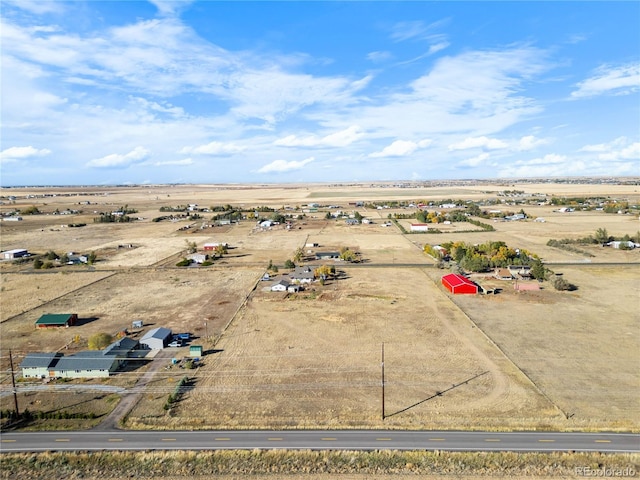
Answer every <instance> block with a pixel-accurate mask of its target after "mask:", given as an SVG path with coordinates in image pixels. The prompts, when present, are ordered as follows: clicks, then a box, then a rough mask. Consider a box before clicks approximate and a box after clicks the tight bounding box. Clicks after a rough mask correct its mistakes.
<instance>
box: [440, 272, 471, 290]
mask: <svg viewBox="0 0 640 480" xmlns="http://www.w3.org/2000/svg"><path fill="white" fill-rule="evenodd" d="M442 285H444V287H445V288H446V289H447V290H449V291H450V292H451V293H453V294H459V293H471V294H475V293H478V285H476V284H475V283H473V282H472V281H471V280H469V279H468V278H466V277H463V276H462V275H458V274H456V273H450V274H448V275H445V276H443V277H442Z"/></svg>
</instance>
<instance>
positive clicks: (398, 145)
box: [369, 139, 432, 158]
mask: <svg viewBox="0 0 640 480" xmlns="http://www.w3.org/2000/svg"><path fill="white" fill-rule="evenodd" d="M431 142H432V141H431V140H430V139H425V140H421V141H419V142H417V143H416V142H412V141H410V140H396V141H395V142H393V143H392V144H391V145H387V146H386V147H384V148H383V149H382V150H381V151H379V152H374V153H371V154H370V155H369V157H372V158H383V157H404V156H407V155H411V154H412V153H413V152H415V151H416V150H417V149H418V148H426V147H428V146H429V145H431Z"/></svg>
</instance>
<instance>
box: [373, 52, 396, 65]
mask: <svg viewBox="0 0 640 480" xmlns="http://www.w3.org/2000/svg"><path fill="white" fill-rule="evenodd" d="M391 58H393V55H392V54H391V52H387V51H380V52H369V53H368V54H367V59H368V60H371V61H372V62H375V63H379V62H385V61H387V60H390V59H391Z"/></svg>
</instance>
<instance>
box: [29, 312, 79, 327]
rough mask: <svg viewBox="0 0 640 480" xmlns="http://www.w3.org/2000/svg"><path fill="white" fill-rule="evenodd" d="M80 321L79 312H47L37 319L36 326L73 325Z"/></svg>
mask: <svg viewBox="0 0 640 480" xmlns="http://www.w3.org/2000/svg"><path fill="white" fill-rule="evenodd" d="M77 321H78V314H77V313H45V314H44V315H42V316H41V317H40V318H39V319H38V320H36V327H38V328H48V327H71V326H73V325H75V324H76V323H77Z"/></svg>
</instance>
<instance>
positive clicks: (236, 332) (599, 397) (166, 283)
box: [0, 183, 640, 430]
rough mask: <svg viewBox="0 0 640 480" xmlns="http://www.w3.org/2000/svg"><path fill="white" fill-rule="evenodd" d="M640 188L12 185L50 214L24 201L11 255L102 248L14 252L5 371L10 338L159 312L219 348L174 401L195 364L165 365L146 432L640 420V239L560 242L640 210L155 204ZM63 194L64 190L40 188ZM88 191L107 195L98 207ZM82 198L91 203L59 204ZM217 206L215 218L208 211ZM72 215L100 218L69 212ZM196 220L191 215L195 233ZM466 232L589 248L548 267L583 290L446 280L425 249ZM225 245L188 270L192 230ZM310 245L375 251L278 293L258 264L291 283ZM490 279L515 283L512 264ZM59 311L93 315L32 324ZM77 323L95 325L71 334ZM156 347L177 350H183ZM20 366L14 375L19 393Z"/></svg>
mask: <svg viewBox="0 0 640 480" xmlns="http://www.w3.org/2000/svg"><path fill="white" fill-rule="evenodd" d="M639 188H640V187H638V186H637V185H596V184H554V183H548V184H547V183H545V184H522V185H520V184H518V185H513V184H505V185H498V184H487V185H464V184H459V185H438V186H434V187H429V188H427V187H425V188H416V189H412V188H405V189H401V188H394V187H392V186H385V188H383V187H381V186H328V185H317V186H316V185H292V186H287V187H284V186H262V187H251V186H240V185H238V186H205V185H189V186H187V185H185V186H145V187H117V188H116V187H112V188H97V187H96V188H82V189H80V188H67V189H44V188H33V189H13V188H12V189H3V190H2V192H0V193H2V195H4V196H5V198H6V197H7V196H8V195H14V196H15V197H16V198H15V200H13V202H15V203H12V201H5V202H3V204H2V205H0V210H1V211H3V212H4V211H11V210H13V209H14V208H18V209H23V208H26V207H29V206H32V205H33V206H37V207H38V208H39V209H40V211H42V212H43V213H44V214H42V215H34V216H29V215H25V216H24V217H23V218H24V220H23V221H21V222H2V223H1V224H0V233H1V234H2V235H1V237H0V241H1V248H2V250H3V251H4V250H8V249H12V248H28V249H29V251H32V252H35V253H45V252H47V251H49V250H54V251H56V252H58V253H64V252H71V251H73V252H80V253H87V252H90V251H95V252H96V254H97V255H98V262H97V263H96V264H95V265H93V266H91V267H87V266H63V267H59V268H55V269H52V270H50V271H46V272H42V273H40V272H38V273H37V274H36V273H34V270H33V268H32V266H31V265H30V264H29V263H25V264H14V263H13V262H2V263H1V264H0V273H2V283H1V285H2V299H1V307H2V308H1V315H0V319H1V320H2V323H1V324H0V339H1V342H2V343H1V348H2V361H3V367H5V366H6V362H7V350H8V349H12V351H13V352H14V354H15V356H16V358H17V361H18V362H19V360H20V358H21V356H22V355H24V354H25V353H27V352H34V351H56V350H62V351H65V352H67V351H73V350H77V349H80V348H85V345H86V340H87V339H88V337H89V336H90V335H92V334H93V333H97V332H103V331H105V332H109V333H115V332H118V331H120V330H122V329H124V328H130V327H131V322H132V321H133V320H138V319H142V320H144V322H145V329H147V328H151V327H152V326H164V327H168V328H171V329H172V330H174V331H189V332H191V333H193V334H194V335H195V336H196V337H197V338H196V339H195V340H194V341H193V343H196V344H202V345H203V346H204V347H205V350H206V351H207V354H206V355H205V357H204V359H203V360H204V361H203V365H202V366H201V367H199V368H198V369H197V370H189V371H188V375H189V376H191V377H193V382H194V383H193V386H194V388H193V389H191V390H190V391H189V392H188V393H187V394H185V395H183V396H182V399H181V400H180V401H179V402H178V403H177V404H176V405H175V406H174V408H171V409H170V410H169V411H165V410H164V409H163V405H164V403H165V401H166V398H167V396H168V394H169V393H171V392H172V391H173V389H174V387H175V384H176V382H177V381H178V380H179V379H180V378H181V377H182V376H184V375H185V374H186V373H187V371H186V370H183V369H180V368H178V367H174V368H171V369H169V368H163V369H161V370H160V371H159V372H158V373H157V374H156V377H155V378H154V380H153V381H152V382H151V383H150V384H149V386H148V388H147V391H146V392H145V394H144V395H142V397H141V400H140V401H139V402H138V403H137V405H136V406H135V407H134V408H133V410H132V411H131V412H130V414H129V416H128V417H127V423H126V426H128V427H130V428H206V427H223V426H224V427H247V428H264V427H290V428H305V427H317V426H326V427H341V428H343V427H381V426H383V427H390V428H473V429H481V428H489V429H528V428H536V429H621V430H628V429H632V430H637V429H638V427H639V426H640V425H639V423H638V420H639V419H640V409H639V404H638V401H637V399H638V398H639V397H638V393H640V375H639V374H638V371H639V370H640V369H638V368H637V367H638V366H640V354H639V353H638V352H640V341H639V337H638V326H639V323H640V318H639V314H638V312H639V311H640V308H639V307H640V305H639V299H640V296H639V292H638V282H637V279H638V262H640V251H638V249H636V250H632V251H620V250H614V249H608V248H602V247H587V248H586V250H588V251H589V252H590V255H592V256H585V255H583V254H576V253H572V252H568V251H566V250H561V249H557V248H553V247H549V246H547V245H546V243H547V241H548V240H549V239H551V238H555V239H560V238H564V237H568V238H579V237H584V236H586V235H589V234H593V233H594V232H595V230H596V229H597V228H606V229H607V231H608V232H609V233H610V234H611V235H624V234H631V235H632V234H635V232H636V231H638V229H639V227H640V222H638V216H637V215H616V214H606V213H604V212H602V211H591V212H582V211H576V212H572V213H568V214H561V213H558V212H554V211H553V210H554V209H553V208H552V207H550V206H546V205H543V206H537V205H536V206H525V207H524V209H525V211H526V212H527V213H528V214H529V215H530V216H531V217H532V218H535V217H544V218H545V220H546V221H545V222H544V223H538V222H533V221H530V220H529V221H525V222H491V221H486V220H483V221H485V222H487V223H491V225H492V226H494V228H495V230H496V231H494V232H468V233H458V231H459V230H461V229H463V227H462V226H459V225H457V224H454V225H453V226H451V227H450V228H447V229H445V228H444V226H443V228H442V230H443V232H444V233H442V234H406V235H403V234H402V233H401V231H400V230H399V229H398V228H397V227H395V226H391V227H386V228H383V227H381V223H383V222H384V221H386V217H387V215H388V214H389V213H393V212H396V210H392V209H385V210H372V209H368V208H365V207H358V209H357V210H358V211H359V212H360V213H361V214H362V215H363V216H366V217H368V218H371V219H373V220H374V222H375V223H373V224H369V225H356V226H349V225H346V224H345V222H344V221H341V220H340V221H336V220H326V219H325V218H324V214H325V213H326V210H322V209H320V211H319V212H317V213H307V214H306V216H305V218H304V219H302V220H298V221H296V222H295V223H294V226H293V228H292V229H290V230H287V229H285V228H281V227H274V228H272V229H270V230H261V229H257V228H255V223H254V222H252V221H244V222H241V223H239V224H237V225H233V226H230V227H214V228H204V229H200V228H198V226H199V225H200V224H201V222H202V220H200V221H196V222H190V221H188V220H181V221H178V222H152V219H153V218H155V217H158V216H160V215H163V214H162V213H160V211H159V208H160V207H161V206H177V205H186V204H189V203H197V204H198V205H200V206H202V207H210V206H214V205H225V204H231V205H234V206H244V207H246V208H249V207H251V208H254V207H259V206H270V207H273V208H283V207H284V206H290V207H292V208H296V207H300V208H302V207H303V206H304V205H306V204H307V203H310V202H316V203H321V204H324V203H326V204H338V205H340V206H341V209H342V210H344V211H352V210H355V209H356V208H355V207H354V206H350V205H349V202H356V201H366V202H369V201H384V200H403V201H435V202H438V201H439V200H444V199H449V198H453V199H473V200H480V199H490V198H497V197H496V195H497V193H498V192H499V191H501V190H505V189H511V190H514V189H518V190H522V191H525V192H528V193H532V194H533V193H542V194H547V195H558V196H580V195H582V196H595V195H602V196H610V197H611V198H620V199H627V200H629V201H630V203H634V202H635V203H637V202H638V201H639V199H640V194H639V193H638V189H639ZM52 192H54V193H56V196H46V197H42V195H43V194H45V193H47V194H51V193H52ZM65 194H69V195H72V196H65ZM25 195H33V197H31V198H24V196H25ZM87 201H89V202H90V204H89V205H87V204H83V203H82V202H87ZM122 205H128V206H129V207H132V208H135V209H136V210H138V213H136V214H135V216H139V217H141V218H142V220H138V221H136V222H133V223H130V224H95V223H93V217H95V216H96V215H97V214H95V213H94V212H99V211H112V210H116V209H117V208H118V207H119V206H122ZM67 208H70V209H72V208H75V209H81V210H82V213H79V214H75V215H68V216H60V215H52V213H53V212H54V211H55V210H56V209H59V210H63V209H67ZM503 208H504V209H505V210H507V209H509V210H512V211H518V210H519V208H520V207H514V206H505V207H503ZM286 212H287V210H285V213H286ZM289 212H291V210H289ZM299 212H301V210H299ZM397 212H399V213H407V212H408V210H397ZM47 214H48V215H47ZM210 216H211V214H210V213H205V214H203V217H204V218H205V219H206V218H210ZM69 223H86V226H84V227H80V228H70V227H68V226H67V225H68V224H69ZM190 223H191V224H193V225H194V227H193V228H191V229H189V230H186V231H184V230H182V231H181V230H180V228H181V227H183V226H185V225H187V224H190ZM464 229H465V230H468V229H469V225H464ZM445 230H446V231H445ZM191 232H194V233H191ZM456 240H461V241H465V242H469V243H481V242H485V241H488V240H494V241H495V240H502V241H505V242H506V243H507V244H508V245H509V246H512V247H514V248H521V249H522V248H523V249H526V250H529V251H531V252H533V253H536V254H538V255H540V256H541V257H542V258H543V259H544V260H545V261H546V262H551V263H553V262H563V263H568V264H576V265H571V266H567V265H553V264H549V267H550V268H551V269H552V270H554V271H555V272H556V273H562V274H563V275H564V276H565V277H566V279H567V280H568V281H570V282H572V283H574V284H576V285H577V286H578V290H576V291H574V292H556V291H555V290H553V289H552V287H551V286H550V285H547V284H544V285H543V290H541V291H539V292H527V293H521V294H515V293H514V292H513V291H512V290H511V289H510V286H501V288H503V292H502V293H500V294H499V295H495V296H474V297H464V298H460V297H451V296H450V295H449V294H447V293H446V292H445V291H444V289H443V288H442V286H441V285H440V284H439V277H440V275H441V274H442V271H440V270H437V269H435V268H433V264H434V262H433V259H431V258H429V257H428V256H426V255H424V254H423V253H422V247H423V246H424V244H425V243H427V242H428V243H432V244H435V243H442V242H445V241H456ZM216 241H220V242H227V243H229V245H230V247H231V248H230V249H229V252H228V254H226V255H224V256H223V257H222V258H221V259H217V260H216V261H215V263H214V265H213V266H211V267H201V268H176V267H175V263H176V262H177V260H179V259H180V258H181V257H182V256H183V255H184V254H185V249H186V246H187V242H196V244H197V245H198V246H199V247H200V248H202V245H203V244H204V243H205V242H216ZM307 243H318V244H319V247H317V248H314V249H312V250H313V251H323V250H339V249H340V248H342V247H349V248H352V249H355V250H357V251H359V252H360V253H361V255H362V259H363V263H362V264H360V265H347V264H342V263H337V264H336V267H337V268H338V270H339V271H341V272H343V276H342V277H341V278H339V279H338V280H332V281H330V282H328V284H326V285H324V286H321V285H319V284H315V285H314V287H313V288H312V289H309V290H306V291H304V292H300V293H297V294H283V293H277V292H270V291H265V287H267V286H268V285H270V283H269V282H259V279H260V277H261V276H262V274H263V273H264V271H265V268H266V266H267V264H268V263H269V262H270V261H272V262H273V263H274V264H276V265H280V272H279V275H280V277H276V279H278V278H281V276H282V274H283V273H284V272H286V270H285V269H283V268H282V265H283V263H284V262H285V260H287V259H291V258H292V257H293V255H294V252H295V250H296V249H297V248H299V247H304V246H305V245H306V244H307ZM129 245H130V246H131V248H129ZM307 263H309V264H318V263H319V262H311V261H307ZM613 263H619V264H621V265H619V266H612V265H610V264H613ZM598 264H601V265H598ZM483 282H486V284H487V286H496V285H497V284H495V282H497V281H496V280H481V283H483ZM483 284H484V283H483ZM254 288H255V289H254ZM58 312H77V313H78V314H79V315H80V317H81V319H84V321H82V322H81V325H80V326H78V327H74V328H71V329H63V330H46V331H43V330H36V329H34V326H33V322H34V321H35V320H36V319H37V318H38V317H39V316H40V315H41V314H42V313H58ZM229 322H230V326H229V328H228V329H227V330H226V331H224V332H223V328H224V326H225V325H227V324H228V323H229ZM205 323H206V326H205ZM136 333H137V335H140V334H141V333H142V332H136ZM76 336H79V339H80V341H79V342H72V340H73V339H74V338H75V337H76ZM205 337H206V338H205ZM383 343H384V349H385V377H386V389H385V390H386V391H385V399H386V405H385V415H386V418H385V420H384V421H383V420H382V418H381V413H382V412H381V388H380V386H381V347H382V344H383ZM186 353H187V349H186V348H183V349H175V352H174V354H175V356H176V357H181V356H184V355H185V354H186ZM157 361H163V362H167V364H168V360H166V359H165V360H157ZM167 367H168V365H167ZM138 375H139V370H134V371H130V372H127V373H123V374H120V375H117V376H115V377H113V378H110V379H108V380H106V381H100V382H97V381H91V382H90V383H106V384H111V385H123V386H125V387H126V386H131V385H132V384H133V383H134V382H135V379H136V378H137V376H138ZM8 381H9V377H8V376H7V375H5V376H4V377H3V378H2V382H3V385H2V389H3V390H2V392H3V393H6V392H7V391H8V390H7V389H8V383H7V382H8ZM79 383H82V382H81V381H80V382H79ZM30 395H31V396H30V398H28V399H26V398H21V399H20V400H21V401H26V402H27V403H28V404H29V405H32V406H33V407H34V408H36V406H38V405H39V406H40V408H42V409H47V408H49V409H52V408H53V404H54V403H55V405H57V406H58V407H56V408H59V406H60V405H68V406H71V405H74V404H75V403H76V402H75V400H74V397H73V395H77V394H60V393H57V394H55V395H53V396H52V395H51V394H48V393H46V392H44V393H42V392H41V393H32V394H30ZM65 395H67V396H66V397H65ZM52 397H55V400H54V401H53V400H51V398H52ZM11 401H12V399H11V398H10V397H9V396H7V395H2V396H0V407H1V408H2V409H6V408H11ZM103 401H106V400H103ZM104 406H105V404H104V403H103V405H102V407H100V408H103V407H104ZM30 408H31V407H30ZM101 411H102V410H101Z"/></svg>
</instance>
